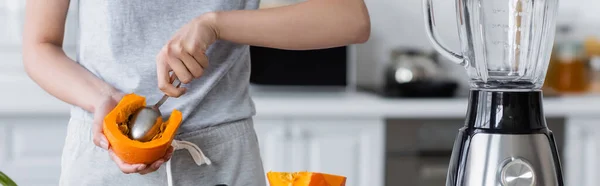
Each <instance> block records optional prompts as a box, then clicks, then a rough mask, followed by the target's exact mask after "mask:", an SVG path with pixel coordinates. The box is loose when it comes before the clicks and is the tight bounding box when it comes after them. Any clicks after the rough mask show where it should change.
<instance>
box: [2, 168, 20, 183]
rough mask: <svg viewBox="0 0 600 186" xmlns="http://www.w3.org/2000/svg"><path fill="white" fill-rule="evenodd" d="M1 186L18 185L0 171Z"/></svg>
mask: <svg viewBox="0 0 600 186" xmlns="http://www.w3.org/2000/svg"><path fill="white" fill-rule="evenodd" d="M0 185H2V186H17V184H16V183H15V182H14V181H13V180H11V179H10V178H9V177H8V176H7V175H6V174H4V173H2V171H0Z"/></svg>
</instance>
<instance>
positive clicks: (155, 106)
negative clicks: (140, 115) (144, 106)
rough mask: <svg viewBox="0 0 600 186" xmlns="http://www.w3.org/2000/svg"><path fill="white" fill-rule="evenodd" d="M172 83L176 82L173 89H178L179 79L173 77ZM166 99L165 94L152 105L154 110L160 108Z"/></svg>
mask: <svg viewBox="0 0 600 186" xmlns="http://www.w3.org/2000/svg"><path fill="white" fill-rule="evenodd" d="M174 82H176V84H177V85H175V88H179V86H180V85H181V81H179V78H177V77H175V80H174ZM167 98H169V96H167V95H166V94H165V95H164V96H163V97H162V98H161V99H160V100H159V101H158V102H157V103H156V104H154V106H153V107H154V108H155V109H158V107H160V106H161V105H162V104H163V103H164V102H165V101H167Z"/></svg>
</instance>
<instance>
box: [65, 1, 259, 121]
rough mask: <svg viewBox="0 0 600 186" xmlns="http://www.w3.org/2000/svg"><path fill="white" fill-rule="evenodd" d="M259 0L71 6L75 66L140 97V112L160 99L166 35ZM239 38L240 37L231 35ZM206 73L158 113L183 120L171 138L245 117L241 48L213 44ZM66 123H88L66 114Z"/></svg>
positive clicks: (250, 108)
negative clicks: (159, 62)
mask: <svg viewBox="0 0 600 186" xmlns="http://www.w3.org/2000/svg"><path fill="white" fill-rule="evenodd" d="M258 5H259V0H179V1H161V0H126V1H103V0H83V1H79V11H78V12H79V39H78V49H77V51H78V52H77V59H76V61H77V62H79V63H80V64H81V65H82V66H84V67H85V68H86V69H88V70H89V71H90V72H92V73H93V74H95V75H96V76H98V77H99V78H101V79H102V80H104V81H106V82H108V83H109V84H111V85H113V86H114V87H116V88H117V89H118V90H120V91H123V92H125V93H136V94H138V95H141V96H144V97H146V101H147V104H148V105H151V104H154V103H156V102H157V101H158V100H159V99H160V98H161V97H162V96H163V95H164V94H163V93H162V92H161V91H160V90H159V89H158V86H157V77H156V55H157V54H158V52H159V51H160V49H161V48H162V47H163V46H164V45H165V43H166V42H167V41H168V40H169V39H171V37H172V36H173V34H174V33H175V32H176V31H177V30H179V28H181V27H182V26H183V25H185V24H186V23H188V22H189V21H191V20H192V19H194V18H195V17H197V16H200V15H202V14H203V13H206V12H210V11H223V10H237V9H256V8H258ZM239 32H243V30H239ZM207 55H208V59H209V63H210V65H209V67H208V68H207V69H205V72H204V74H203V75H202V76H201V77H200V78H198V79H195V80H194V81H192V82H191V83H189V84H182V86H184V87H187V89H188V91H187V92H186V93H185V94H184V95H183V96H181V97H179V98H169V99H168V100H167V101H166V102H165V103H164V104H163V105H162V106H161V108H160V110H161V111H162V112H163V115H164V116H167V117H168V114H170V113H171V112H172V111H173V109H177V110H180V111H181V112H182V113H183V123H182V125H181V128H180V129H179V132H180V133H181V132H187V131H190V130H196V129H199V128H204V127H208V126H212V125H216V124H220V123H224V122H229V121H235V120H240V119H245V118H248V117H252V116H253V115H254V113H255V110H254V104H253V102H252V100H251V98H250V96H249V77H250V54H249V46H248V45H240V44H236V43H231V42H226V41H217V42H216V43H214V44H213V45H212V46H211V47H210V48H209V49H208V51H207ZM71 114H72V117H87V118H90V117H92V115H91V113H88V112H86V111H85V110H83V109H81V108H78V107H73V108H72V110H71Z"/></svg>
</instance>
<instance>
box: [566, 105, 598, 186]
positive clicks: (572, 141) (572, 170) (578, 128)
mask: <svg viewBox="0 0 600 186" xmlns="http://www.w3.org/2000/svg"><path fill="white" fill-rule="evenodd" d="M599 121H600V117H598V116H595V117H594V116H588V117H584V116H581V117H573V118H569V119H567V121H566V136H568V137H567V138H566V139H565V152H564V154H565V158H564V159H565V162H563V165H564V166H563V174H564V176H565V177H566V181H565V185H578V186H597V185H600V177H598V176H597V175H598V172H600V160H598V157H600V143H599V142H600V127H599V125H598V123H599Z"/></svg>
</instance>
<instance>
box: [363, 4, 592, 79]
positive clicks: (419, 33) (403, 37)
mask: <svg viewBox="0 0 600 186" xmlns="http://www.w3.org/2000/svg"><path fill="white" fill-rule="evenodd" d="M366 3H367V6H368V9H369V11H370V15H371V26H372V27H371V39H370V40H369V41H368V42H367V43H365V44H362V45H360V46H358V52H357V53H358V54H357V55H358V57H357V60H358V67H357V68H358V79H357V81H358V83H359V84H360V85H367V86H372V85H379V84H381V83H383V82H382V79H381V78H382V77H383V74H382V71H383V68H384V67H385V66H384V65H385V64H386V63H387V62H388V61H389V52H390V50H391V49H392V48H394V47H398V46H410V47H416V48H420V49H425V50H431V49H432V48H431V47H430V43H429V41H428V39H427V36H426V34H425V27H424V20H423V15H422V6H421V4H422V1H421V0H366ZM433 3H434V7H435V12H436V14H435V15H436V23H437V26H438V30H439V33H440V37H441V38H442V40H443V41H444V43H446V45H447V46H448V47H449V48H451V49H454V50H455V51H458V49H459V47H460V45H459V42H458V38H457V34H458V32H457V27H456V18H455V16H456V14H455V11H454V8H455V5H454V3H455V1H453V0H433ZM599 11H600V0H560V10H559V14H561V15H563V16H562V17H561V19H558V21H559V22H561V23H562V22H568V23H574V24H575V25H576V26H577V29H578V30H577V31H578V32H579V33H580V36H584V34H585V35H588V34H596V35H598V36H600V14H598V12H599ZM572 12H575V13H577V14H578V15H577V17H575V16H574V15H572V14H573V13H572ZM443 64H445V67H447V68H450V69H451V70H449V71H451V72H457V73H455V74H456V76H455V78H456V79H459V80H466V76H465V75H464V72H463V71H462V67H459V66H458V65H454V64H452V63H450V62H446V63H443ZM463 83H464V82H463Z"/></svg>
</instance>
